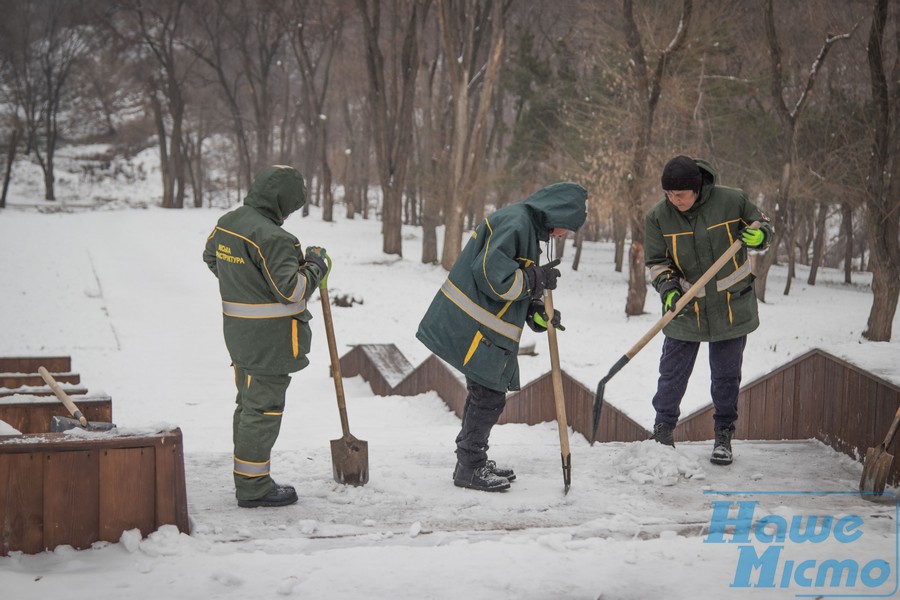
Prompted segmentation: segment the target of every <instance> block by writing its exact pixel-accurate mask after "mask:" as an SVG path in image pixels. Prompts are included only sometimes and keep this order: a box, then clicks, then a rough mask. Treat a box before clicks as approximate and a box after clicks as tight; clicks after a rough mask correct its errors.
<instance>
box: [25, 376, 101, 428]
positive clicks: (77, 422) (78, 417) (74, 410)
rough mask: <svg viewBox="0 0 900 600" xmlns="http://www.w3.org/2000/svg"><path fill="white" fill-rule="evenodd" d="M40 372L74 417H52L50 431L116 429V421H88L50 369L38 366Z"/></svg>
mask: <svg viewBox="0 0 900 600" xmlns="http://www.w3.org/2000/svg"><path fill="white" fill-rule="evenodd" d="M38 373H40V374H41V377H42V378H43V380H44V381H45V382H46V383H47V385H49V386H50V389H52V390H53V393H54V394H56V397H57V398H59V401H60V402H62V403H63V406H65V407H66V408H67V409H68V410H69V414H71V415H72V416H73V417H74V418H73V419H70V418H68V417H51V419H50V432H51V433H61V432H63V431H68V430H69V429H75V428H76V427H80V428H82V429H87V430H88V431H109V430H110V429H115V427H116V425H115V424H114V423H106V422H103V421H88V420H87V418H86V417H85V416H84V414H82V412H81V411H80V410H79V409H78V407H77V406H75V403H74V402H72V399H71V398H70V397H69V395H68V394H67V393H66V392H65V391H64V390H63V389H62V387H60V385H59V384H58V383H57V382H56V380H55V379H53V376H52V375H50V373H49V371H47V369H45V368H44V367H38Z"/></svg>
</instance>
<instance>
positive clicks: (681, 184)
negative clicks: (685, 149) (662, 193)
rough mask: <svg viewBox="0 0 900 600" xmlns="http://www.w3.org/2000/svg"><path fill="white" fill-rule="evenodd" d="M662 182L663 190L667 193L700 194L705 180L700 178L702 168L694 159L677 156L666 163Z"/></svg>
mask: <svg viewBox="0 0 900 600" xmlns="http://www.w3.org/2000/svg"><path fill="white" fill-rule="evenodd" d="M660 181H661V183H662V189H664V190H666V191H674V190H693V191H695V192H699V191H700V185H701V184H702V183H703V178H702V177H701V176H700V168H699V167H698V166H697V163H696V162H694V159H693V158H690V157H688V156H676V157H675V158H673V159H672V160H670V161H669V162H667V163H666V167H665V168H664V169H663V172H662V177H661V178H660Z"/></svg>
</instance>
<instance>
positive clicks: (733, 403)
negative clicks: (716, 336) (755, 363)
mask: <svg viewBox="0 0 900 600" xmlns="http://www.w3.org/2000/svg"><path fill="white" fill-rule="evenodd" d="M746 344H747V336H746V335H742V336H741V337H738V338H734V339H731V340H723V341H721V342H709V371H710V394H711V395H712V401H713V406H714V407H715V414H714V415H713V420H714V422H715V426H716V428H717V429H718V428H720V427H728V428H731V427H734V422H735V421H737V416H738V413H737V407H738V392H739V391H740V389H741V364H742V363H743V360H744V346H745V345H746ZM699 349H700V342H685V341H682V340H676V339H674V338H670V337H666V339H665V341H664V342H663V350H662V357H661V358H660V359H659V383H658V384H657V387H656V395H655V396H653V408H655V409H656V422H657V423H665V424H667V425H671V426H672V427H675V424H676V423H677V422H678V417H679V415H681V399H682V398H683V397H684V392H685V390H687V384H688V379H690V377H691V372H692V371H693V370H694V362H695V361H696V360H697V351H698V350H699Z"/></svg>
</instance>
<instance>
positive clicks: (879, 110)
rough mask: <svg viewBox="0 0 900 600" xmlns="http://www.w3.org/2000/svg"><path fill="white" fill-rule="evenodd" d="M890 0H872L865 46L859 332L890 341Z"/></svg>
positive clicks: (897, 96) (895, 192)
mask: <svg viewBox="0 0 900 600" xmlns="http://www.w3.org/2000/svg"><path fill="white" fill-rule="evenodd" d="M890 4H891V2H890V1H889V0H875V2H874V3H873V11H872V28H871V30H870V31H869V44H868V48H867V55H868V63H869V77H870V80H871V89H872V101H873V104H874V112H873V117H872V129H871V133H872V157H871V162H870V168H869V178H868V183H867V185H866V208H867V212H866V219H867V231H868V237H869V247H870V248H871V252H872V256H871V264H872V295H873V299H872V309H871V311H870V312H869V320H868V323H867V325H866V329H865V331H863V337H864V338H866V339H868V340H871V341H873V342H889V341H890V340H891V329H892V325H893V320H894V314H895V313H896V312H897V301H898V298H900V202H898V201H897V199H898V198H900V88H898V83H897V82H898V81H900V23H898V20H900V19H898V16H897V12H896V8H897V7H896V4H894V9H895V10H894V28H893V31H894V64H893V65H892V67H891V70H890V76H888V73H887V70H886V68H885V60H886V47H885V46H886V44H885V28H886V26H887V21H888V17H889V13H888V6H889V5H890Z"/></svg>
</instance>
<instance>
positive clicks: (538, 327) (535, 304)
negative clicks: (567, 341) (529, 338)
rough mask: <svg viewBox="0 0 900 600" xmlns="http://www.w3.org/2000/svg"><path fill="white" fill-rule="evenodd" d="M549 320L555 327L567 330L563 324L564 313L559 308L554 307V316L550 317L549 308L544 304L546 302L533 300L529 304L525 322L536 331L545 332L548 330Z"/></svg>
mask: <svg viewBox="0 0 900 600" xmlns="http://www.w3.org/2000/svg"><path fill="white" fill-rule="evenodd" d="M548 320H549V321H550V323H551V324H552V325H553V327H554V328H555V329H559V330H560V331H565V330H566V328H565V327H563V324H562V314H561V313H560V312H559V311H558V310H556V309H555V308H554V309H553V318H552V319H548V316H547V308H546V307H545V306H544V303H543V302H541V301H540V300H532V301H531V304H529V305H528V316H527V317H526V318H525V323H526V324H527V325H528V327H529V329H531V330H532V331H534V332H535V333H544V332H545V331H547V321H548Z"/></svg>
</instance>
